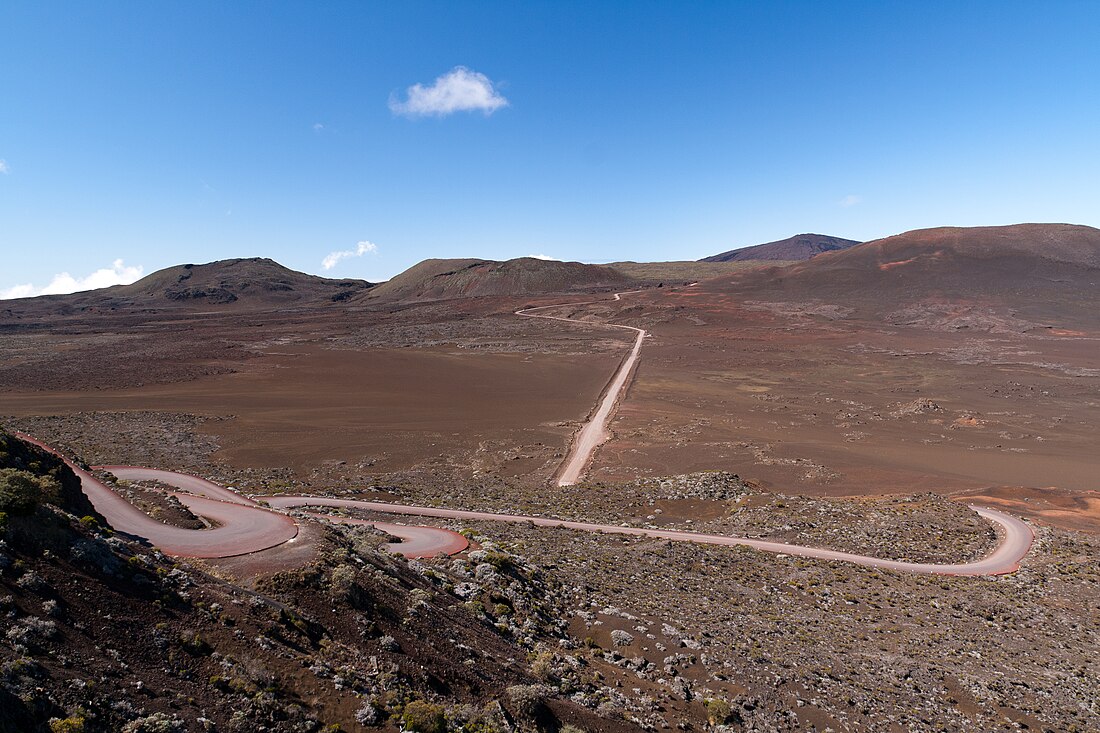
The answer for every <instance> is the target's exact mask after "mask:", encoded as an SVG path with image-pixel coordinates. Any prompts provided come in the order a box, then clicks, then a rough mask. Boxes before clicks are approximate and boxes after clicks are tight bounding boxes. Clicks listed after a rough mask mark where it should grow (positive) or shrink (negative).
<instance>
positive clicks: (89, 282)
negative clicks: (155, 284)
mask: <svg viewBox="0 0 1100 733" xmlns="http://www.w3.org/2000/svg"><path fill="white" fill-rule="evenodd" d="M144 273H145V268H144V267H142V266H141V265H137V266H135V267H129V266H127V265H125V264H124V263H123V261H122V260H115V261H114V262H112V263H111V266H110V267H103V268H100V269H98V270H96V271H95V272H93V273H92V274H90V275H88V276H87V277H79V278H77V277H73V276H72V275H70V274H69V273H67V272H59V273H58V274H56V275H54V276H53V279H52V280H50V283H49V284H48V285H45V286H44V287H41V288H39V287H35V286H34V285H31V284H30V283H27V284H25V285H16V286H14V287H10V288H8V289H7V290H0V300H9V299H11V298H30V297H32V296H35V295H62V294H65V293H76V292H80V291H82V290H95V289H97V288H107V287H110V286H112V285H129V284H130V283H132V282H134V281H135V280H137V279H139V278H140V277H141V276H142V275H143V274H144Z"/></svg>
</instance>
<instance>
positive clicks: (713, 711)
mask: <svg viewBox="0 0 1100 733" xmlns="http://www.w3.org/2000/svg"><path fill="white" fill-rule="evenodd" d="M703 704H704V705H705V706H706V709H707V722H708V723H710V724H711V725H722V724H724V723H726V722H727V721H728V720H729V719H730V713H731V712H732V711H731V710H730V704H729V703H728V702H726V701H725V700H723V699H722V698H720V697H708V698H707V699H706V700H705V701H704V703H703Z"/></svg>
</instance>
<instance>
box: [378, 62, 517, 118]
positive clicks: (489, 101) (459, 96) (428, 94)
mask: <svg viewBox="0 0 1100 733" xmlns="http://www.w3.org/2000/svg"><path fill="white" fill-rule="evenodd" d="M406 95H407V97H408V98H407V99H406V100H405V101H404V102H402V101H401V100H399V99H397V98H395V97H392V96H391V97H390V110H391V111H392V112H393V113H394V114H397V115H406V116H408V117H427V116H432V115H434V116H437V117H444V116H446V115H449V114H454V113H455V112H473V111H475V110H481V111H482V112H484V113H485V114H486V115H490V114H492V113H493V112H496V111H497V110H498V109H500V108H501V107H507V106H508V100H507V99H505V98H504V97H503V96H502V95H501V94H500V93H499V92H497V90H496V89H494V88H493V82H492V81H490V80H489V77H487V76H485V75H484V74H481V73H479V72H476V71H472V70H470V69H467V68H466V67H465V66H456V67H454V68H453V69H451V70H450V71H448V72H447V73H446V74H443V75H442V76H440V77H437V78H436V80H435V82H434V83H433V84H432V85H431V86H430V87H426V86H424V85H423V84H413V85H412V86H411V87H409V88H408V90H406Z"/></svg>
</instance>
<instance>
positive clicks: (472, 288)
mask: <svg viewBox="0 0 1100 733" xmlns="http://www.w3.org/2000/svg"><path fill="white" fill-rule="evenodd" d="M631 282H633V280H632V279H631V278H629V277H627V276H626V275H624V274H622V273H621V272H617V271H615V270H612V269H611V268H608V267H601V266H599V265H586V264H582V263H580V262H558V261H556V260H539V259H535V258H533V257H521V258H519V259H515V260H508V261H506V262H494V261H491V260H476V259H465V260H424V261H423V262H421V263H419V264H417V265H414V266H412V267H410V268H409V269H408V270H406V271H405V272H403V273H401V274H400V275H398V276H397V277H395V278H393V279H392V280H390V281H389V282H386V283H383V284H381V285H379V286H377V287H375V288H373V289H372V290H371V291H370V292H369V293H368V294H367V297H369V298H372V299H373V298H377V299H381V300H390V301H397V300H447V299H450V298H473V297H479V296H508V295H528V294H531V293H565V292H570V291H579V290H590V289H593V288H601V287H610V286H619V285H629V284H630V283H631Z"/></svg>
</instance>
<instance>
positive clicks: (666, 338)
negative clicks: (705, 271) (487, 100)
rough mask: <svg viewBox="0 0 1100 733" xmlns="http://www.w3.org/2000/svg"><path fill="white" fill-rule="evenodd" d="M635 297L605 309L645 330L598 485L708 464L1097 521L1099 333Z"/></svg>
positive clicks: (807, 488) (709, 295) (826, 490)
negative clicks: (940, 325) (983, 499)
mask: <svg viewBox="0 0 1100 733" xmlns="http://www.w3.org/2000/svg"><path fill="white" fill-rule="evenodd" d="M632 297H636V298H637V300H636V301H635V302H633V303H632V304H630V305H628V306H627V305H624V306H623V308H622V310H621V313H618V314H616V313H610V312H608V313H606V315H605V316H604V317H607V318H609V319H611V320H614V321H615V322H618V323H631V324H642V323H644V324H646V327H647V328H649V329H650V330H651V331H652V333H653V334H654V335H653V338H651V339H649V340H648V341H647V342H646V346H645V350H644V351H643V357H642V359H641V360H640V362H639V367H638V370H637V376H636V379H635V381H634V383H633V384H632V385H631V387H630V391H629V393H628V395H627V397H626V399H625V400H624V402H623V404H622V405H621V407H620V409H619V412H618V413H617V415H616V418H615V420H614V421H613V423H612V429H613V431H614V434H615V439H614V440H612V441H611V442H609V443H607V444H605V445H604V446H603V447H602V448H601V449H600V451H599V452H598V454H597V456H596V457H595V460H594V463H593V469H592V473H591V476H592V477H593V478H595V479H597V480H601V479H606V480H624V479H630V478H633V477H636V476H639V475H643V476H644V475H660V474H664V473H668V472H670V471H671V472H690V471H698V470H716V469H717V470H730V471H735V472H737V473H739V474H740V475H742V476H745V477H746V478H748V479H750V480H753V481H754V482H757V483H759V484H760V485H762V486H764V487H769V488H773V489H774V490H776V491H781V492H790V493H800V494H820V495H852V494H882V493H911V492H925V491H935V492H938V493H945V494H952V493H956V492H965V493H968V494H974V495H979V494H988V492H989V491H994V492H996V493H997V494H998V495H999V496H1000V497H1001V503H1002V505H1003V506H1005V507H1006V508H1008V509H1010V510H1013V511H1019V512H1021V513H1024V514H1026V515H1028V516H1033V517H1035V518H1037V519H1042V520H1043V521H1050V522H1057V523H1060V524H1061V525H1062V526H1070V525H1069V524H1067V522H1077V521H1078V520H1077V519H1071V517H1070V515H1073V516H1076V517H1078V519H1080V520H1081V521H1082V522H1084V524H1080V523H1078V524H1075V525H1074V526H1086V525H1091V526H1092V527H1093V528H1100V524H1097V523H1095V520H1096V519H1097V517H1098V515H1097V514H1096V506H1095V498H1096V494H1095V492H1094V491H1093V490H1094V489H1096V483H1095V480H1096V476H1100V450H1097V448H1100V444H1098V442H1097V433H1096V429H1095V426H1096V421H1097V415H1098V414H1100V401H1098V399H1097V396H1096V395H1097V394H1100V369H1098V366H1100V365H1098V364H1097V363H1096V358H1095V355H1096V347H1097V343H1100V341H1098V339H1100V334H1092V335H1084V334H1082V335H1078V336H1073V337H1061V336H1058V335H1051V334H1049V333H1048V332H1047V331H1045V330H1041V331H1040V332H1037V333H1035V332H1032V331H1028V332H1013V331H1006V332H988V331H976V330H973V329H971V330H962V331H944V330H932V329H926V328H919V327H910V326H889V327H885V326H883V325H882V324H875V323H869V322H852V321H849V320H845V319H844V318H843V314H838V313H832V312H820V309H821V306H812V305H808V304H797V303H786V304H784V303H779V304H772V307H769V308H766V309H761V308H755V307H746V306H745V305H743V304H736V303H733V302H731V301H730V300H729V298H728V297H727V296H725V295H724V294H722V293H721V292H708V291H707V290H705V289H702V288H692V289H685V290H680V291H675V292H667V293H662V294H661V295H659V296H657V295H653V294H641V295H639V296H632ZM780 306H782V307H780ZM610 307H611V306H608V309H610ZM1013 496H1015V497H1016V498H1015V499H1014V498H1012V497H1013ZM1090 497H1091V499H1092V501H1091V502H1090V501H1089V499H1090ZM1037 502H1038V504H1037ZM1040 504H1042V505H1043V506H1045V505H1046V504H1049V505H1050V506H1049V509H1050V510H1049V511H1047V510H1046V509H1043V508H1042V506H1040Z"/></svg>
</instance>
